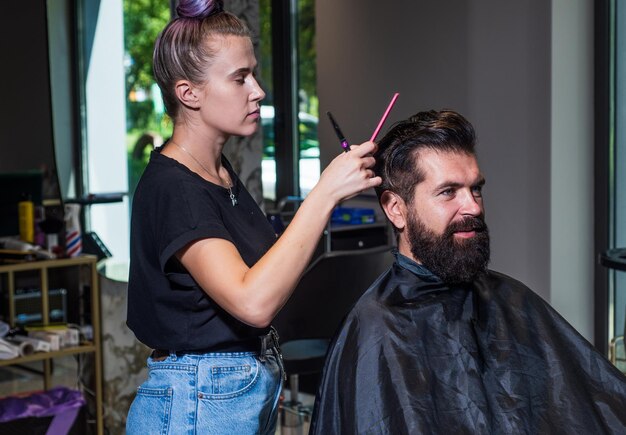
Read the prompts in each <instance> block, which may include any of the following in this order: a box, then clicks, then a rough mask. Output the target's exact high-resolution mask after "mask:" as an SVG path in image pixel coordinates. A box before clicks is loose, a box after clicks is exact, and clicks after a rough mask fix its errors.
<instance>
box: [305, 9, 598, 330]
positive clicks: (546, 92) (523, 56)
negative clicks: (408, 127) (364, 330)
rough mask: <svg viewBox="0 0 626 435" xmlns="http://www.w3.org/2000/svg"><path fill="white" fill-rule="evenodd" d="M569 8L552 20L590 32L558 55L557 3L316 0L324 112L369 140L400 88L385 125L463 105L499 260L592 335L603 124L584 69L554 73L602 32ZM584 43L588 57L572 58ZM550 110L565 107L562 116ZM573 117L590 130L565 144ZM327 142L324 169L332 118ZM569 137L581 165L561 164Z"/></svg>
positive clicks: (561, 43)
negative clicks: (595, 197)
mask: <svg viewBox="0 0 626 435" xmlns="http://www.w3.org/2000/svg"><path fill="white" fill-rule="evenodd" d="M565 3H568V6H569V5H570V3H572V2H565V1H563V6H561V4H560V3H555V9H554V11H555V14H558V17H556V18H555V22H557V23H558V25H559V28H561V29H565V30H567V31H571V32H580V33H578V34H577V35H576V38H574V39H567V38H561V39H558V40H557V41H558V47H554V48H555V49H556V50H558V53H555V59H553V53H552V49H553V42H552V40H553V33H552V5H551V2H546V1H543V0H528V1H525V2H501V1H498V0H483V1H480V2H472V1H469V0H465V1H463V0H443V1H438V2H427V1H411V0H390V1H388V2H385V3H384V6H382V3H381V2H380V1H375V0H342V1H341V2H337V1H333V0H317V3H316V4H317V15H316V19H317V53H318V71H317V72H318V94H319V97H320V113H324V112H325V111H327V110H331V111H332V112H333V114H334V115H336V117H337V118H338V120H339V122H340V123H341V125H342V127H343V130H344V133H345V134H346V135H347V137H348V140H350V141H352V142H360V141H363V140H366V139H368V138H369V136H370V135H371V132H372V130H373V129H374V127H375V126H376V123H377V121H378V118H379V117H380V115H381V113H382V111H383V110H384V108H385V106H386V105H387V102H388V100H389V98H390V97H391V95H392V94H393V92H395V91H398V92H400V98H399V100H398V104H397V105H396V107H395V108H394V110H393V112H392V115H391V117H390V119H389V121H388V124H387V127H389V126H390V125H391V124H392V123H393V122H395V121H398V120H400V119H403V118H406V117H407V116H409V115H411V114H413V113H414V112H417V111H419V110H427V109H441V108H451V109H455V110H457V111H459V112H460V113H462V114H464V115H465V116H466V117H467V118H468V119H469V120H470V121H471V122H472V123H473V124H474V126H475V128H476V130H477V133H478V139H479V144H478V155H479V162H480V165H481V169H482V170H483V172H484V173H485V175H486V178H487V187H486V191H485V201H486V209H487V222H488V224H489V227H490V231H491V238H492V263H491V267H492V268H493V269H496V270H499V271H502V272H504V273H507V274H509V275H511V276H513V277H515V278H517V279H519V280H521V281H523V282H524V283H526V284H527V285H528V286H529V287H531V288H532V289H533V290H535V291H536V292H537V293H538V294H540V295H541V296H543V297H544V298H545V299H547V300H548V301H551V302H552V303H554V304H555V307H556V308H557V310H559V311H560V312H561V313H562V314H563V315H564V316H565V317H566V318H567V319H568V320H569V321H570V322H571V323H573V324H574V326H576V327H577V328H578V329H579V331H580V332H581V333H583V335H585V336H586V337H588V338H591V337H592V336H593V334H592V324H593V322H592V317H593V307H592V305H590V302H589V301H590V298H591V295H592V293H593V289H592V286H591V281H590V277H591V274H592V268H593V263H590V262H589V261H588V260H589V258H590V256H591V254H590V253H591V247H592V245H590V244H589V243H590V242H591V240H589V239H588V237H591V235H590V234H591V233H592V222H590V220H589V216H590V214H589V213H590V212H591V210H585V208H586V207H589V205H590V204H591V202H590V201H591V198H590V195H591V190H590V189H591V188H592V184H591V183H592V179H591V174H590V172H589V171H588V170H589V167H588V166H587V164H586V163H588V164H591V161H588V162H587V160H586V159H587V157H588V155H589V153H591V150H592V145H593V144H592V141H590V140H589V141H587V140H586V138H591V134H592V131H591V128H592V125H591V124H589V122H581V120H583V121H584V120H585V119H587V120H588V119H591V118H590V117H589V118H585V116H586V115H585V112H584V111H583V110H580V109H578V108H577V107H579V106H578V105H580V104H583V105H584V104H587V103H588V100H587V99H588V98H589V95H590V93H591V90H592V80H591V77H589V76H588V75H587V73H586V72H585V71H588V70H587V69H584V71H582V72H580V75H577V76H576V78H575V79H573V81H572V82H567V83H561V82H560V81H559V80H558V79H559V77H558V76H555V74H553V71H552V68H556V71H562V69H563V68H569V67H573V68H579V67H581V65H582V66H585V65H584V62H585V59H586V60H587V61H589V62H590V60H589V59H588V57H589V47H590V46H591V44H592V39H591V37H592V35H591V31H590V29H589V28H588V26H587V24H586V22H582V23H581V20H580V18H581V17H582V16H583V13H586V12H587V11H586V9H585V8H587V9H589V8H591V6H590V5H589V3H590V2H584V1H582V0H581V1H579V2H574V3H572V4H571V6H570V7H571V8H572V10H570V11H568V13H567V14H564V15H561V13H564V11H563V10H562V9H567V7H566V5H565ZM591 17H592V14H589V20H590V19H591ZM554 38H556V35H555V36H554ZM584 42H586V44H587V45H585V49H584V50H583V52H582V54H580V55H579V56H576V57H575V59H571V58H569V57H566V54H568V55H571V52H576V53H579V52H578V49H579V48H580V44H581V43H584ZM564 62H569V63H564ZM591 67H592V65H591V64H589V65H588V68H589V69H590V68H591ZM559 74H561V73H559ZM555 79H556V82H558V83H556V84H555ZM553 87H555V90H554V91H553V90H552V89H553ZM573 87H575V88H576V90H577V92H576V91H575V90H573V89H572V88H573ZM577 94H579V95H577ZM563 95H567V96H568V99H567V100H562V99H561V97H562V96H563ZM553 105H555V107H559V108H560V109H557V110H558V116H559V118H558V119H557V123H555V124H554V125H553V124H552V121H551V116H552V114H553V109H552V106H553ZM565 109H569V110H565ZM573 124H576V125H577V129H578V130H577V131H576V133H575V134H577V135H578V136H580V138H579V139H578V140H577V141H575V143H574V144H571V145H568V144H570V143H571V141H570V137H571V135H572V133H571V132H570V131H569V130H568V129H567V126H568V125H573ZM320 139H321V144H322V150H321V153H322V166H324V165H325V164H327V163H328V161H330V159H331V158H332V157H333V156H334V155H335V154H336V153H338V152H339V150H338V147H337V144H336V139H335V137H334V136H333V132H332V130H331V129H330V128H329V125H328V123H326V122H324V121H321V122H320ZM553 142H554V143H553ZM567 146H569V147H572V148H573V150H570V151H574V152H571V153H570V155H569V157H568V158H569V159H573V161H571V162H568V161H567V160H562V159H561V154H562V151H563V147H567ZM553 148H554V149H553ZM554 158H556V159H557V160H556V161H555V162H554V163H553V159H554ZM572 164H574V168H576V170H575V171H573V170H572V166H571V165H572ZM579 169H580V170H579ZM567 180H569V181H567ZM572 182H573V183H574V184H573V185H572V184H571V183H572ZM587 185H588V189H582V190H581V189H578V191H577V192H573V191H572V190H573V188H576V187H574V186H578V187H580V186H587ZM563 198H567V199H563ZM553 199H558V202H557V203H554V206H553V205H552V204H553V202H552V200H553ZM563 203H565V204H563ZM564 205H567V207H564ZM556 208H558V210H555V209H556ZM589 208H590V207H589ZM579 212H581V213H582V214H581V213H579ZM553 214H554V218H553V217H552V215H553ZM572 214H576V218H574V219H568V220H565V219H566V218H567V217H568V216H571V215H572ZM564 220H565V222H566V223H567V225H566V226H564V225H561V224H562V223H563V222H564ZM581 235H583V236H582V237H581ZM585 235H588V236H585ZM564 253H567V254H568V255H567V260H568V262H567V263H566V262H565V259H564V258H563V257H564V256H563V254H564ZM572 269H577V274H576V276H575V277H574V278H571V277H570V278H568V277H567V274H566V272H567V271H571V270H572ZM564 301H567V303H563V302H564Z"/></svg>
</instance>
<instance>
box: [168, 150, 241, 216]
mask: <svg viewBox="0 0 626 435" xmlns="http://www.w3.org/2000/svg"><path fill="white" fill-rule="evenodd" d="M170 142H172V143H173V144H174V145H176V146H177V147H178V148H180V149H181V150H183V151H184V152H185V153H187V154H188V155H189V157H191V158H192V159H193V161H194V162H196V163H197V164H198V166H200V167H201V168H202V170H203V171H204V172H206V173H207V174H209V176H211V177H212V176H213V174H211V173H210V172H209V171H208V170H207V168H205V167H204V165H203V164H202V163H200V160H198V159H196V158H195V157H194V156H193V154H191V153H190V152H189V151H188V150H187V148H185V147H184V146H182V145H180V144H179V143H176V142H174V140H173V139H170ZM217 178H219V180H220V182H224V180H222V177H220V174H217ZM226 188H227V189H228V196H229V197H230V201H231V202H232V203H233V207H234V206H236V205H237V197H235V194H234V193H233V189H232V186H231V184H230V181H228V180H226Z"/></svg>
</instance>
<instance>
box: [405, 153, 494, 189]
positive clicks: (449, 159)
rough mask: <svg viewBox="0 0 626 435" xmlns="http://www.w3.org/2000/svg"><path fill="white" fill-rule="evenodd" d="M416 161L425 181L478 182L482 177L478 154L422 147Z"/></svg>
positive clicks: (437, 182)
mask: <svg viewBox="0 0 626 435" xmlns="http://www.w3.org/2000/svg"><path fill="white" fill-rule="evenodd" d="M415 162H416V164H417V166H418V168H419V169H420V170H421V171H422V173H423V175H424V182H427V183H435V184H439V183H442V182H445V181H446V180H449V181H450V182H455V183H460V182H470V183H473V182H477V181H480V179H482V178H483V177H482V174H481V172H480V168H479V167H478V161H477V159H476V156H475V155H473V154H469V153H465V152H462V151H460V152H452V151H439V150H434V149H422V150H420V151H419V152H418V154H417V156H416V159H415Z"/></svg>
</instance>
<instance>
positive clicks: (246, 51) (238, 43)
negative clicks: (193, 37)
mask: <svg viewBox="0 0 626 435" xmlns="http://www.w3.org/2000/svg"><path fill="white" fill-rule="evenodd" d="M209 43H211V44H213V45H214V48H217V50H216V55H215V57H214V58H213V59H212V61H211V64H210V65H209V66H208V68H207V70H206V78H207V79H206V82H205V84H204V85H203V86H201V87H200V88H199V90H200V107H199V110H200V116H201V118H202V120H203V122H204V123H205V124H206V126H207V127H209V128H211V129H214V130H216V131H217V132H218V134H219V133H223V134H225V135H236V136H249V135H251V134H253V133H254V132H255V131H256V129H257V127H258V124H259V120H260V117H261V113H260V103H261V100H262V99H263V98H265V92H263V90H262V89H261V87H260V86H259V84H258V82H257V81H256V78H255V76H254V70H255V68H256V65H257V62H256V59H255V57H254V51H253V48H252V41H250V38H247V37H242V36H234V35H227V36H218V37H213V38H212V39H211V41H210V42H209Z"/></svg>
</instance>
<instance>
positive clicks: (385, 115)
mask: <svg viewBox="0 0 626 435" xmlns="http://www.w3.org/2000/svg"><path fill="white" fill-rule="evenodd" d="M399 95H400V94H399V93H397V92H396V93H395V94H393V98H391V101H390V102H389V106H387V110H385V113H384V114H383V117H382V118H380V122H379V123H378V127H376V130H374V134H373V135H372V138H371V139H370V141H374V140H375V139H376V136H378V133H379V132H380V129H381V128H383V124H384V123H385V121H386V120H387V117H388V116H389V112H391V108H392V107H393V105H394V104H396V100H397V99H398V96H399Z"/></svg>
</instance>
